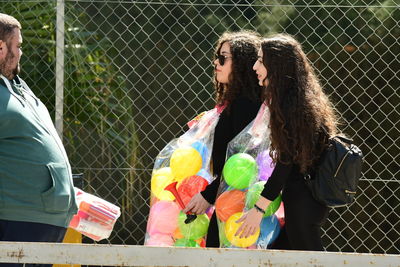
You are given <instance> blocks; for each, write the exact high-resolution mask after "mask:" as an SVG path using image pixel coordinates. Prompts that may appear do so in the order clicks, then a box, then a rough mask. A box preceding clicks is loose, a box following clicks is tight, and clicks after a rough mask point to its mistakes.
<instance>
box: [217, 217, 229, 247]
mask: <svg viewBox="0 0 400 267" xmlns="http://www.w3.org/2000/svg"><path fill="white" fill-rule="evenodd" d="M218 235H219V244H220V247H222V248H224V247H231V246H232V245H231V243H230V242H229V240H228V238H226V236H225V223H224V222H221V221H218Z"/></svg>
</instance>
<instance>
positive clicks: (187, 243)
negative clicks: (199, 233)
mask: <svg viewBox="0 0 400 267" xmlns="http://www.w3.org/2000/svg"><path fill="white" fill-rule="evenodd" d="M174 246H175V247H190V248H198V247H200V245H199V244H198V243H197V242H196V241H194V240H192V239H187V238H180V239H177V240H176V241H175V244H174Z"/></svg>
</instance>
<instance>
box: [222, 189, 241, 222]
mask: <svg viewBox="0 0 400 267" xmlns="http://www.w3.org/2000/svg"><path fill="white" fill-rule="evenodd" d="M245 196H246V194H245V192H243V191H240V190H236V189H234V190H231V191H226V192H224V193H222V194H221V195H220V196H219V197H218V199H217V201H216V202H215V211H216V212H217V217H218V219H220V220H221V221H223V222H226V221H227V220H228V218H229V217H231V216H232V215H233V214H235V213H237V212H241V211H243V209H244V202H245Z"/></svg>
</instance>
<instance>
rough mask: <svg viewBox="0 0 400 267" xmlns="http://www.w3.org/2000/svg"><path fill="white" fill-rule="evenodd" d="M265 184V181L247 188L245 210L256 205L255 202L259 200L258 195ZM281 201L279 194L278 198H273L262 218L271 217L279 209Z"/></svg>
mask: <svg viewBox="0 0 400 267" xmlns="http://www.w3.org/2000/svg"><path fill="white" fill-rule="evenodd" d="M265 183H266V181H261V182H257V183H255V184H253V185H252V186H251V187H250V188H249V190H248V191H247V193H246V208H247V209H252V208H254V204H256V202H257V201H258V199H259V198H260V195H261V192H262V191H263V189H264V185H265ZM281 201H282V197H281V195H280V194H279V195H278V197H277V198H275V199H274V201H272V202H271V203H270V204H269V205H268V207H267V209H266V210H265V214H264V216H263V217H267V216H271V215H272V214H274V213H275V212H276V211H277V210H278V209H279V206H280V205H281Z"/></svg>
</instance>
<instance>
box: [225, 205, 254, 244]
mask: <svg viewBox="0 0 400 267" xmlns="http://www.w3.org/2000/svg"><path fill="white" fill-rule="evenodd" d="M242 215H243V212H237V213H235V214H233V215H232V216H231V217H229V219H228V220H227V221H226V223H225V235H226V238H227V239H228V240H229V242H230V243H231V244H232V245H234V246H236V247H241V248H246V247H250V246H251V245H253V244H254V243H256V242H257V239H258V236H259V235H260V228H258V229H257V231H256V233H255V234H253V235H251V236H248V237H246V238H240V237H239V236H235V233H236V231H237V230H238V229H239V227H240V225H242V223H236V221H237V220H239V219H240V217H242Z"/></svg>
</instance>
